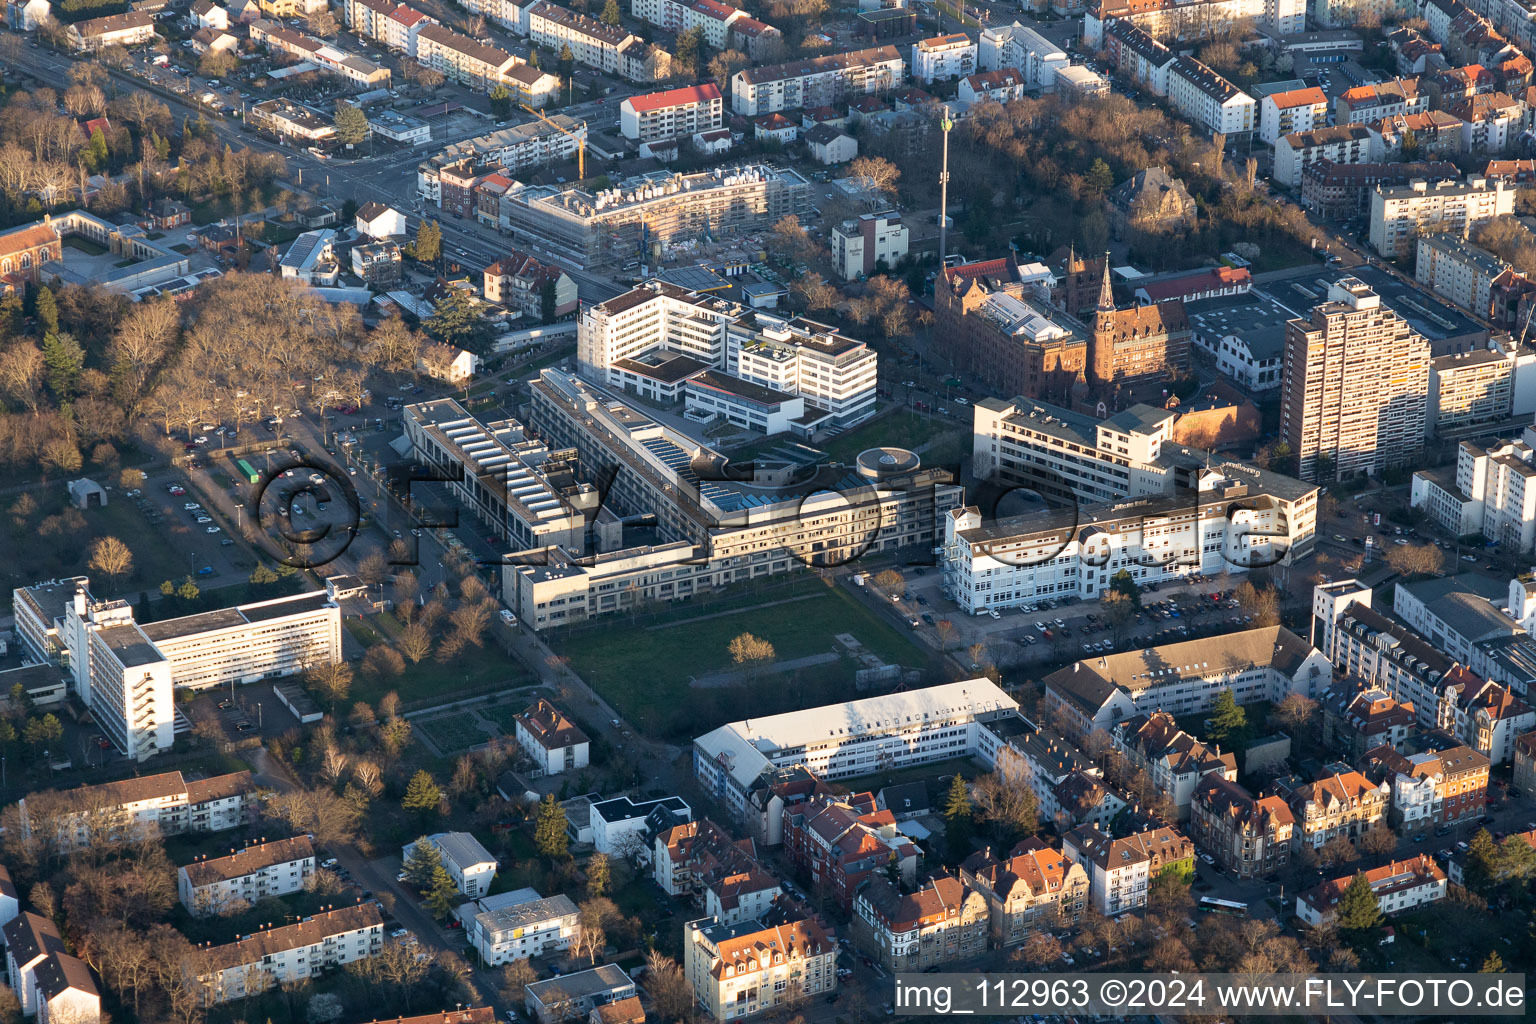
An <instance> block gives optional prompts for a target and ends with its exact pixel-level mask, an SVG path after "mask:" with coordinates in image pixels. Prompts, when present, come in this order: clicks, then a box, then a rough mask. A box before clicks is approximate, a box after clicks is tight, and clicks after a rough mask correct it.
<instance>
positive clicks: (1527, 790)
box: [1509, 732, 1536, 796]
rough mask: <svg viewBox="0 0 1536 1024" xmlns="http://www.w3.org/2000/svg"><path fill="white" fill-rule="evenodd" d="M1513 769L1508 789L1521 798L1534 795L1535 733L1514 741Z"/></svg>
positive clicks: (1535, 791) (1535, 776) (1523, 735)
mask: <svg viewBox="0 0 1536 1024" xmlns="http://www.w3.org/2000/svg"><path fill="white" fill-rule="evenodd" d="M1513 760H1514V769H1513V774H1512V776H1511V778H1510V783H1509V786H1510V789H1511V790H1513V791H1514V792H1516V793H1519V794H1520V795H1522V796H1531V795H1533V794H1536V732H1528V733H1524V734H1522V735H1521V736H1519V737H1517V738H1516V739H1515V748H1514V758H1513Z"/></svg>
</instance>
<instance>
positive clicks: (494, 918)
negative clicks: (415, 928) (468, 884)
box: [458, 889, 581, 967]
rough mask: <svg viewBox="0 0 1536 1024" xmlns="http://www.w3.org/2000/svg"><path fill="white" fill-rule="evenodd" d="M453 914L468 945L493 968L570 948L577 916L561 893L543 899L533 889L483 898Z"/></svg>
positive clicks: (572, 905) (577, 912)
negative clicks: (457, 918)
mask: <svg viewBox="0 0 1536 1024" xmlns="http://www.w3.org/2000/svg"><path fill="white" fill-rule="evenodd" d="M458 914H459V919H460V920H462V921H463V922H464V929H465V937H466V939H467V940H468V942H469V944H470V946H471V947H472V948H473V949H474V950H475V951H476V952H477V953H479V954H480V959H481V960H482V961H484V962H485V963H486V964H489V965H490V966H492V967H496V966H499V965H501V964H510V963H513V962H514V961H517V960H526V959H528V958H530V957H535V956H537V957H545V956H556V955H558V954H560V953H563V952H564V951H565V950H567V949H570V948H571V946H572V945H573V944H574V943H575V942H576V933H577V931H578V930H579V928H580V923H579V922H580V916H581V914H580V911H578V910H577V909H576V904H575V903H574V902H573V901H572V900H571V898H570V897H569V896H567V895H565V893H559V894H557V895H554V896H549V897H544V896H540V895H539V894H538V893H536V892H534V891H533V890H532V889H518V890H516V891H514V892H504V893H498V894H497V895H494V896H483V897H481V898H480V899H478V900H476V901H474V902H473V903H466V904H465V905H464V906H462V907H460V908H459V911H458Z"/></svg>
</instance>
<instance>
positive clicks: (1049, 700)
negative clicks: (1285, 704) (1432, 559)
mask: <svg viewBox="0 0 1536 1024" xmlns="http://www.w3.org/2000/svg"><path fill="white" fill-rule="evenodd" d="M1331 680H1332V672H1331V671H1330V668H1329V665H1328V660H1327V658H1325V657H1324V656H1323V653H1322V652H1321V651H1318V650H1315V649H1314V648H1313V647H1312V646H1311V645H1310V644H1308V643H1307V642H1306V641H1305V640H1303V639H1302V638H1301V637H1299V636H1297V635H1296V634H1294V633H1292V632H1291V631H1290V630H1288V629H1286V628H1285V627H1283V626H1266V627H1263V628H1260V629H1245V630H1243V631H1241V632H1239V633H1230V634H1227V635H1226V636H1216V637H1209V638H1207V639H1204V640H1186V641H1183V642H1181V643H1176V644H1165V645H1164V646H1162V647H1152V648H1148V649H1146V650H1143V651H1130V652H1127V653H1123V654H1106V655H1102V656H1095V657H1093V658H1090V659H1087V660H1085V661H1079V662H1077V663H1076V664H1074V665H1071V666H1068V667H1067V668H1064V669H1061V670H1060V671H1057V672H1053V673H1051V674H1050V675H1048V676H1046V677H1045V680H1044V681H1045V706H1046V707H1050V708H1059V709H1061V711H1062V712H1064V715H1065V718H1064V720H1065V722H1066V723H1067V727H1068V728H1069V729H1070V731H1071V732H1072V734H1073V735H1075V736H1087V735H1088V734H1089V733H1091V732H1093V730H1095V729H1102V730H1104V732H1105V733H1106V734H1108V733H1109V732H1110V731H1111V730H1112V729H1113V728H1114V725H1115V723H1116V722H1122V721H1124V720H1125V719H1127V718H1130V717H1131V716H1132V715H1136V714H1144V715H1146V714H1151V713H1153V712H1154V711H1160V710H1161V711H1167V712H1169V713H1170V714H1173V715H1188V714H1198V713H1200V712H1204V711H1209V710H1210V709H1211V707H1212V705H1213V703H1214V701H1215V700H1216V697H1217V695H1218V694H1220V693H1222V692H1223V691H1225V690H1231V691H1232V695H1233V697H1234V698H1236V700H1237V702H1238V703H1239V704H1252V703H1255V702H1257V701H1271V702H1273V703H1277V704H1278V703H1279V702H1280V701H1282V700H1284V699H1285V698H1286V697H1287V696H1288V695H1290V694H1292V693H1299V694H1301V695H1302V696H1304V697H1311V698H1315V697H1317V696H1318V695H1319V694H1321V693H1322V692H1323V691H1325V690H1326V689H1327V688H1328V685H1329V683H1330V682H1331Z"/></svg>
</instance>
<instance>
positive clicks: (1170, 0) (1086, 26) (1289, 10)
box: [1083, 0, 1307, 49]
mask: <svg viewBox="0 0 1536 1024" xmlns="http://www.w3.org/2000/svg"><path fill="white" fill-rule="evenodd" d="M1115 22H1130V23H1132V24H1134V25H1135V26H1136V27H1138V28H1140V29H1142V30H1143V31H1145V32H1147V33H1149V34H1151V35H1153V36H1156V37H1157V38H1159V39H1171V40H1174V41H1176V42H1181V43H1182V42H1193V41H1195V40H1199V39H1206V38H1209V37H1210V36H1213V35H1224V34H1226V33H1228V32H1232V31H1234V30H1236V31H1241V27H1240V23H1242V22H1253V23H1256V24H1257V25H1258V26H1259V27H1261V28H1262V29H1263V30H1264V31H1266V32H1268V33H1270V34H1272V35H1275V36H1283V35H1292V34H1294V33H1297V32H1303V31H1305V30H1306V27H1307V5H1306V2H1305V0H1194V2H1190V3H1177V2H1176V0H1090V2H1089V4H1088V9H1087V13H1086V14H1085V16H1084V18H1083V42H1085V43H1086V44H1087V45H1088V46H1090V47H1093V48H1095V49H1097V48H1098V46H1099V43H1100V40H1101V38H1102V37H1103V35H1104V33H1105V32H1106V31H1107V30H1108V27H1109V26H1110V25H1113V24H1114V23H1115Z"/></svg>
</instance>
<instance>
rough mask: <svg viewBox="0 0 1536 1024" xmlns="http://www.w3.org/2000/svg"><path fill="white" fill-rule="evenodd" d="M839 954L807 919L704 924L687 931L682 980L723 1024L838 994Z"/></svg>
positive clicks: (688, 926) (696, 923) (705, 920)
mask: <svg viewBox="0 0 1536 1024" xmlns="http://www.w3.org/2000/svg"><path fill="white" fill-rule="evenodd" d="M837 952H838V945H837V943H836V942H835V941H833V940H832V938H831V937H829V936H828V935H827V933H826V932H825V931H823V930H822V927H821V925H819V924H817V923H816V921H815V920H812V919H809V918H808V919H806V920H803V921H794V922H790V923H785V924H777V925H769V926H767V927H764V926H763V925H762V924H760V923H758V922H756V921H747V922H744V923H742V924H736V925H727V924H722V923H721V922H719V921H716V920H714V919H713V918H703V919H700V920H698V921H690V922H688V923H687V924H686V925H684V926H683V976H684V977H685V978H686V979H687V980H688V984H689V985H690V986H691V987H692V988H693V997H694V999H695V1000H697V1001H698V1004H699V1006H700V1007H701V1008H702V1009H703V1010H704V1012H705V1013H708V1014H709V1015H710V1016H712V1017H713V1018H714V1019H715V1020H717V1021H722V1022H723V1021H730V1020H741V1019H742V1018H744V1017H754V1016H756V1015H758V1014H760V1013H766V1012H768V1011H770V1010H773V1009H775V1008H777V1007H779V1006H782V1005H784V1004H785V1003H788V1002H796V1003H798V1002H799V1001H801V1000H804V999H808V998H811V997H815V996H820V995H822V994H824V993H829V992H834V991H836V990H837Z"/></svg>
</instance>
